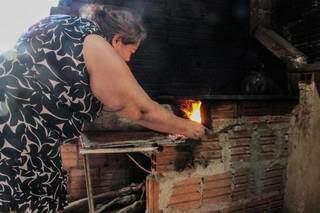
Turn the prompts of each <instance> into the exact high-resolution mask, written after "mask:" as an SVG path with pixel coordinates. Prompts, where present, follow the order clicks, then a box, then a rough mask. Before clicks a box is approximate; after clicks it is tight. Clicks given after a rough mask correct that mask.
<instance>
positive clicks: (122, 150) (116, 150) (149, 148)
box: [80, 147, 158, 155]
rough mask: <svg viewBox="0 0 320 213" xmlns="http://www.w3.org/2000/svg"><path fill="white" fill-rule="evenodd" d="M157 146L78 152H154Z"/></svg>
mask: <svg viewBox="0 0 320 213" xmlns="http://www.w3.org/2000/svg"><path fill="white" fill-rule="evenodd" d="M157 150H158V148H157V147H134V148H105V149H80V154H82V155H85V154H103V153H105V154H117V153H132V152H154V151H157Z"/></svg>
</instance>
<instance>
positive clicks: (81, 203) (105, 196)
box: [63, 183, 144, 213]
mask: <svg viewBox="0 0 320 213" xmlns="http://www.w3.org/2000/svg"><path fill="white" fill-rule="evenodd" d="M143 187H144V183H140V184H137V185H131V186H128V187H125V188H122V189H119V190H116V191H110V192H105V193H102V194H99V195H96V196H93V200H94V202H95V203H99V202H102V201H105V200H110V199H114V198H115V197H121V196H124V195H128V194H131V193H132V192H137V191H140V190H141V189H142V188H143ZM82 208H88V198H83V199H80V200H77V201H74V202H71V203H70V204H69V205H68V206H66V207H65V208H64V210H63V213H68V212H73V211H77V210H78V209H82Z"/></svg>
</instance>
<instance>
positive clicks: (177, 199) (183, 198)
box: [169, 192, 201, 205]
mask: <svg viewBox="0 0 320 213" xmlns="http://www.w3.org/2000/svg"><path fill="white" fill-rule="evenodd" d="M200 199H201V195H200V193H199V192H194V193H188V194H182V195H172V196H171V197H170V201H169V205H172V204H177V203H184V202H190V201H197V200H200Z"/></svg>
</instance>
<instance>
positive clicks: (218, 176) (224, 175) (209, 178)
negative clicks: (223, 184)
mask: <svg viewBox="0 0 320 213" xmlns="http://www.w3.org/2000/svg"><path fill="white" fill-rule="evenodd" d="M230 178H231V172H226V173H221V174H216V175H211V176H206V177H204V182H205V183H206V182H210V181H216V180H222V179H230Z"/></svg>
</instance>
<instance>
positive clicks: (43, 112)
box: [0, 15, 102, 212]
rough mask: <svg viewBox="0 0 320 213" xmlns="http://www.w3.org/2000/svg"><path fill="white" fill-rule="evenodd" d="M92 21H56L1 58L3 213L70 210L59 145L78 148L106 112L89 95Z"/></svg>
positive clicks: (25, 36)
mask: <svg viewBox="0 0 320 213" xmlns="http://www.w3.org/2000/svg"><path fill="white" fill-rule="evenodd" d="M89 34H99V35H101V33H100V31H99V27H98V26H97V25H96V24H95V23H94V22H92V21H89V20H87V19H83V18H80V17H73V16H67V15H53V16H49V17H47V18H45V19H43V20H41V21H40V22H38V23H37V24H35V25H34V26H32V27H30V28H29V30H28V31H27V32H26V33H24V34H23V35H22V36H21V37H20V39H19V40H18V42H17V44H16V45H15V48H14V49H13V50H11V51H9V52H7V53H3V54H0V212H8V211H10V210H14V211H16V212H55V211H57V210H59V209H62V208H63V206H65V205H66V194H67V187H66V176H65V171H64V170H63V168H62V164H61V156H60V145H61V143H68V142H72V141H75V140H76V139H77V138H78V137H79V135H80V133H81V130H82V128H83V124H84V122H92V121H93V120H94V119H95V118H96V117H97V115H98V113H99V112H100V111H101V109H102V104H101V102H100V101H99V100H97V99H96V98H95V97H94V96H93V94H92V91H91V90H90V86H89V76H88V73H87V70H86V66H85V63H84V59H83V54H82V48H83V41H84V38H85V37H86V36H87V35H89Z"/></svg>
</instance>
